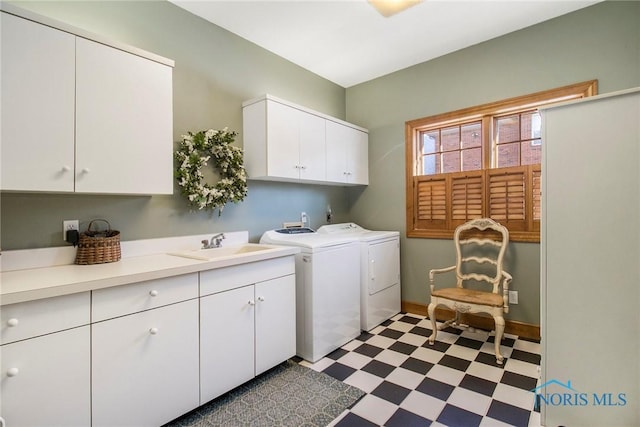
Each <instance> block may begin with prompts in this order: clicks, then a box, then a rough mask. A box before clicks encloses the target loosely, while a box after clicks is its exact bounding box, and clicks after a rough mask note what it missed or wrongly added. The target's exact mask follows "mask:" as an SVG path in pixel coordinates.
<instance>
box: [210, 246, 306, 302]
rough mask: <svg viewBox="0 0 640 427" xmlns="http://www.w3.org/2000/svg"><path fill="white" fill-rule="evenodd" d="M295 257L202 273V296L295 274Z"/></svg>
mask: <svg viewBox="0 0 640 427" xmlns="http://www.w3.org/2000/svg"><path fill="white" fill-rule="evenodd" d="M295 270H296V265H295V258H294V256H293V255H291V256H286V257H282V258H275V259H270V260H266V261H258V262H252V263H249V264H242V265H236V266H233V267H225V268H217V269H215V270H209V271H202V272H200V295H209V294H214V293H216V292H222V291H227V290H229V289H234V288H239V287H241V286H246V285H251V284H254V283H258V282H263V281H265V280H270V279H275V278H277V277H282V276H286V275H289V274H294V273H295Z"/></svg>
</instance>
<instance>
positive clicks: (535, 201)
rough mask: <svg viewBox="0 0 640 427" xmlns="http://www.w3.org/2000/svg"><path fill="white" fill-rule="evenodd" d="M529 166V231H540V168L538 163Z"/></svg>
mask: <svg viewBox="0 0 640 427" xmlns="http://www.w3.org/2000/svg"><path fill="white" fill-rule="evenodd" d="M530 168H531V181H532V183H531V200H532V203H531V204H532V214H531V221H532V223H531V224H530V225H529V230H530V231H537V232H539V231H540V218H541V217H542V168H541V166H540V165H532V166H530Z"/></svg>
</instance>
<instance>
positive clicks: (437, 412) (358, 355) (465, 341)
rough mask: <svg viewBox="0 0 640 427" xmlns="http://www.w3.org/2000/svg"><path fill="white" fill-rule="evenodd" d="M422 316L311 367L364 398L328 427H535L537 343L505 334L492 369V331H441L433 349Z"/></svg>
mask: <svg viewBox="0 0 640 427" xmlns="http://www.w3.org/2000/svg"><path fill="white" fill-rule="evenodd" d="M429 335H431V322H430V320H429V319H427V318H425V317H422V316H419V315H414V314H405V313H400V314H398V315H396V316H394V317H393V318H392V319H390V320H388V321H386V322H384V323H383V324H382V325H380V326H378V327H376V328H375V329H373V330H372V331H371V332H365V333H363V334H361V335H360V336H359V337H358V338H357V339H355V340H353V341H351V342H349V343H347V344H346V345H344V346H343V347H342V348H339V349H338V350H336V351H334V352H333V353H331V354H329V355H327V356H326V357H324V358H322V359H320V360H319V361H317V362H316V363H313V364H312V363H309V362H307V361H300V364H302V365H304V366H308V367H310V368H312V369H314V370H316V371H320V372H324V373H326V374H329V375H331V376H332V377H334V378H337V379H339V380H341V381H344V382H345V383H347V384H351V385H353V386H356V387H358V388H360V389H361V390H363V391H365V392H366V393H367V394H366V395H365V396H364V397H363V398H362V399H360V400H359V401H358V402H357V403H356V404H355V405H353V406H352V407H351V408H350V409H348V410H347V411H345V412H343V413H342V414H341V415H340V416H339V417H338V418H336V419H335V420H334V421H333V423H332V424H331V426H335V427H356V426H357V427H359V426H363V427H364V426H389V427H395V426H399V427H400V426H401V427H412V426H421V427H422V426H454V427H457V426H464V427H472V426H492V427H493V426H496V427H498V426H539V425H540V414H539V413H538V412H536V411H535V410H534V399H535V395H534V393H532V392H531V391H530V390H532V389H534V388H535V387H536V386H537V384H538V378H539V365H540V344H539V343H538V342H535V341H530V340H526V339H521V338H518V337H517V336H513V335H508V334H506V335H505V337H504V338H503V340H502V344H501V351H502V354H503V356H505V361H504V364H503V365H498V364H496V360H495V354H494V352H493V351H494V336H493V333H489V332H486V331H475V332H471V331H460V330H457V329H453V328H447V329H445V330H444V331H440V332H438V339H437V341H436V343H435V344H434V345H429V343H428V342H427V338H428V336H429Z"/></svg>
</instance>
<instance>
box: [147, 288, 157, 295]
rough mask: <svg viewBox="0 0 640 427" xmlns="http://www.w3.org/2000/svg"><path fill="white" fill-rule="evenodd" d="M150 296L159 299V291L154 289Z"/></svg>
mask: <svg viewBox="0 0 640 427" xmlns="http://www.w3.org/2000/svg"><path fill="white" fill-rule="evenodd" d="M149 295H151V296H152V297H157V296H158V291H157V290H155V289H152V290H150V291H149Z"/></svg>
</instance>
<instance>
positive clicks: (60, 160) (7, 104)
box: [0, 13, 75, 192]
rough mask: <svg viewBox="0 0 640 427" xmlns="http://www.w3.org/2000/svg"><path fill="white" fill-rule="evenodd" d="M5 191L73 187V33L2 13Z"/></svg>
mask: <svg viewBox="0 0 640 427" xmlns="http://www.w3.org/2000/svg"><path fill="white" fill-rule="evenodd" d="M0 17H1V19H2V22H1V28H2V97H1V99H2V126H1V128H2V138H1V141H2V152H1V154H0V158H1V159H2V177H1V179H0V182H1V185H2V189H3V190H22V191H69V192H71V191H73V179H74V176H73V162H74V151H73V143H74V127H73V122H74V96H75V37H74V36H72V35H70V34H67V33H64V32H62V31H58V30H55V29H53V28H50V27H46V26H44V25H40V24H36V23H34V22H31V21H27V20H25V19H22V18H18V17H15V16H13V15H9V14H7V13H0Z"/></svg>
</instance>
